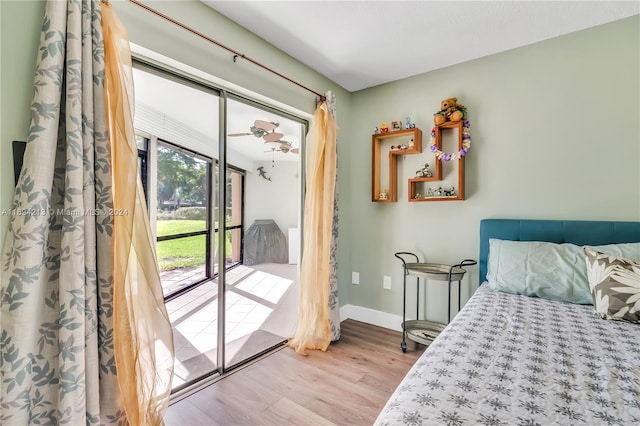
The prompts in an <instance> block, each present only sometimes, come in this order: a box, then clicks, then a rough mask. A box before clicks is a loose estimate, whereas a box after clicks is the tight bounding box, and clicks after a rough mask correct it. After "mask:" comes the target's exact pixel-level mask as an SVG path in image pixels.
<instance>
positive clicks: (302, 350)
mask: <svg viewBox="0 0 640 426" xmlns="http://www.w3.org/2000/svg"><path fill="white" fill-rule="evenodd" d="M332 105H333V109H334V113H335V106H334V105H335V96H333V94H331V93H328V94H327V101H324V102H322V103H321V104H320V105H318V107H317V109H316V112H315V114H314V115H313V119H312V122H311V128H310V130H309V134H308V135H307V181H306V185H307V188H306V194H305V207H304V228H303V236H304V240H303V252H302V263H301V266H300V291H299V299H298V321H297V327H296V333H295V336H294V337H293V338H292V339H291V340H290V341H289V343H288V344H289V346H291V347H292V348H293V349H295V351H296V352H297V353H299V354H302V355H306V354H307V351H308V350H309V349H320V350H322V351H325V350H327V347H328V346H329V344H330V342H331V340H335V339H337V338H339V336H340V329H339V326H340V322H339V315H338V291H337V279H336V278H337V275H336V266H337V258H336V257H337V252H336V238H337V233H338V230H337V225H338V223H337V220H335V219H337V194H336V191H335V188H336V177H337V173H336V171H337V150H336V148H337V144H336V142H337V141H336V138H337V133H338V127H337V125H336V121H335V119H334V115H333V114H332V111H331V109H332Z"/></svg>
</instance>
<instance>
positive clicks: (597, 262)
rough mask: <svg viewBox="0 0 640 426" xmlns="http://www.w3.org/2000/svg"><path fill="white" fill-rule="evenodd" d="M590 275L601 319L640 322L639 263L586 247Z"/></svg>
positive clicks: (588, 273) (594, 298)
mask: <svg viewBox="0 0 640 426" xmlns="http://www.w3.org/2000/svg"><path fill="white" fill-rule="evenodd" d="M584 252H585V254H586V255H587V258H586V261H587V276H588V277H589V287H590V288H591V295H592V296H593V304H594V306H595V313H596V314H597V315H598V316H599V317H600V318H606V319H613V320H622V321H629V322H634V323H640V263H638V262H633V261H631V260H627V259H624V258H621V257H615V256H610V255H608V254H605V253H602V252H599V251H597V250H593V249H591V248H588V247H585V248H584Z"/></svg>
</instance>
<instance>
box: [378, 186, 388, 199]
mask: <svg viewBox="0 0 640 426" xmlns="http://www.w3.org/2000/svg"><path fill="white" fill-rule="evenodd" d="M378 199H379V200H388V199H389V192H388V191H387V190H386V189H385V190H384V191H382V192H381V193H380V194H379V195H378Z"/></svg>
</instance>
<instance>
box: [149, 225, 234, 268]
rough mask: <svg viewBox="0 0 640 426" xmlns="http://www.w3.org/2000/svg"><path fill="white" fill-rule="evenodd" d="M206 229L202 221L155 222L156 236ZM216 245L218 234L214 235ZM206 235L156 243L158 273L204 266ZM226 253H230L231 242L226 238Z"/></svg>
mask: <svg viewBox="0 0 640 426" xmlns="http://www.w3.org/2000/svg"><path fill="white" fill-rule="evenodd" d="M206 228H207V224H206V222H205V221H204V220H159V221H157V222H156V229H157V231H158V236H162V235H172V234H182V233H184V232H193V231H203V230H205V229H206ZM215 238H216V241H215V244H217V238H218V233H217V232H216V233H215ZM206 243H207V238H206V235H196V236H194V237H186V238H177V239H175V240H166V241H160V242H158V243H157V246H156V247H157V252H158V263H159V265H160V271H169V270H171V269H178V268H188V267H190V266H199V265H204V263H205V261H206V253H207V248H206ZM226 250H227V253H231V241H230V240H229V238H227V247H226Z"/></svg>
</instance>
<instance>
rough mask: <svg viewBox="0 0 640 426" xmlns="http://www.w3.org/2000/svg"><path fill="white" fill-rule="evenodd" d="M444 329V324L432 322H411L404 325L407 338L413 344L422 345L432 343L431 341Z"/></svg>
mask: <svg viewBox="0 0 640 426" xmlns="http://www.w3.org/2000/svg"><path fill="white" fill-rule="evenodd" d="M445 327H446V324H441V323H439V322H433V321H421V320H411V321H406V322H405V323H404V330H405V332H406V333H407V338H409V339H411V340H413V341H414V342H418V343H422V344H423V345H429V344H430V343H431V342H433V339H435V338H436V337H438V334H440V332H441V331H442V330H444V328H445Z"/></svg>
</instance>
